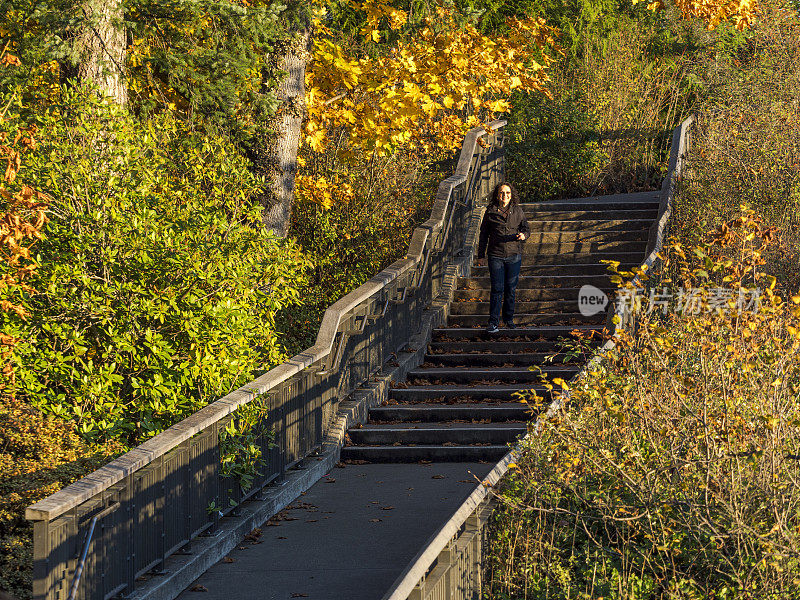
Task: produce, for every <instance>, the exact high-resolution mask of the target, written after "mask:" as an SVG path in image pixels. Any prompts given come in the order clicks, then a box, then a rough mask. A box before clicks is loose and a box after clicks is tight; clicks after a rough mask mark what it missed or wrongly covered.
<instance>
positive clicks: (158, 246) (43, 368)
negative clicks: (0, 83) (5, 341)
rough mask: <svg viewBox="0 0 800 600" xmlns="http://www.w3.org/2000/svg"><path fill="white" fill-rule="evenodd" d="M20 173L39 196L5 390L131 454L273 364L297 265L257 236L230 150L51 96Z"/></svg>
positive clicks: (276, 244)
mask: <svg viewBox="0 0 800 600" xmlns="http://www.w3.org/2000/svg"><path fill="white" fill-rule="evenodd" d="M63 98H64V100H63V101H62V102H61V103H60V104H58V105H56V106H53V107H52V108H51V109H49V110H48V111H47V112H46V113H44V114H43V115H41V116H39V117H38V118H37V125H38V128H39V131H40V133H39V136H38V140H37V142H38V147H37V150H36V151H35V152H33V153H31V154H30V156H29V157H28V160H27V161H26V164H25V166H24V169H23V172H22V173H21V175H24V177H25V179H26V180H29V181H36V182H39V184H38V185H39V188H40V189H41V190H42V191H44V192H47V193H48V194H49V195H50V196H51V197H52V202H51V204H50V207H49V212H48V216H49V218H50V222H49V224H48V225H47V227H46V230H45V234H46V239H45V240H44V241H42V242H41V244H40V245H39V246H38V247H37V248H38V252H39V254H38V256H37V257H36V258H37V262H38V263H39V271H38V273H37V276H36V277H35V278H34V279H32V280H31V285H32V287H33V289H34V290H35V291H34V292H31V293H30V294H28V295H27V297H26V298H25V302H26V304H27V307H28V310H29V311H30V313H31V317H30V318H29V319H28V320H22V319H19V318H17V317H15V316H14V315H7V316H6V320H5V323H4V330H5V332H6V333H8V334H11V335H14V336H15V337H17V338H19V339H20V340H22V342H21V343H20V345H19V347H18V348H17V351H16V360H17V363H18V364H17V365H16V370H17V388H18V394H19V395H20V397H21V398H22V399H24V400H25V401H26V402H28V403H29V404H31V405H32V406H35V407H37V408H39V409H41V410H43V411H45V412H46V413H49V414H53V415H56V416H58V417H60V418H63V419H67V420H73V421H75V422H76V423H77V424H78V432H79V433H80V434H81V435H82V436H83V437H84V438H85V439H89V440H95V441H101V440H107V439H119V440H122V441H124V442H125V443H127V444H134V443H137V442H139V441H141V440H143V439H146V438H148V437H150V436H152V435H154V434H156V433H158V432H159V431H161V430H163V429H164V428H166V427H168V426H170V425H171V424H173V423H175V422H177V421H179V420H180V419H181V418H184V417H186V416H188V415H190V414H191V413H193V412H195V411H196V410H198V409H199V408H201V407H202V406H204V405H205V404H206V403H208V402H209V401H212V400H214V399H216V398H218V397H220V396H222V395H224V394H226V393H227V392H229V391H230V390H232V389H234V388H236V387H237V386H239V385H241V384H242V383H244V382H245V381H247V380H249V379H251V378H252V377H253V375H254V372H258V371H263V370H265V369H267V368H269V367H270V366H272V365H275V364H277V363H278V362H280V361H281V360H282V359H283V358H284V355H283V353H282V351H281V348H280V345H279V343H278V338H277V335H276V331H275V327H274V314H275V312H276V311H277V310H279V309H281V308H284V307H286V306H288V305H291V304H295V303H297V302H298V300H299V297H298V286H299V285H300V284H301V283H302V280H303V273H304V269H305V267H306V266H307V261H306V259H305V258H304V257H303V255H302V253H301V252H300V250H299V249H298V248H297V247H296V246H295V245H294V244H293V243H292V242H291V241H287V240H279V239H276V238H275V237H274V236H272V235H271V234H270V233H268V232H266V231H265V230H264V228H262V227H261V226H260V208H259V207H258V206H253V205H251V204H250V203H249V202H248V198H249V197H250V195H251V194H252V193H253V191H254V190H255V189H256V188H257V186H258V185H259V182H258V181H257V180H256V179H255V178H254V177H253V176H252V175H251V174H250V173H249V171H248V170H247V168H246V164H245V162H244V160H243V159H242V158H241V156H240V155H239V154H238V153H237V152H236V151H235V150H234V148H233V147H232V146H230V145H228V144H225V143H223V142H221V141H219V140H218V139H215V138H213V137H211V136H209V135H205V134H204V133H202V132H201V131H195V130H192V129H190V128H188V127H186V126H184V125H182V124H181V123H179V122H178V121H176V120H174V119H171V118H170V117H169V116H161V117H154V118H152V119H150V120H149V121H148V122H146V123H140V122H137V121H135V120H134V119H132V118H131V117H129V116H128V115H126V114H125V113H123V112H121V111H119V110H118V109H116V108H114V107H113V106H108V105H106V104H104V103H102V102H101V101H99V100H96V99H94V97H93V96H92V95H79V94H78V93H76V92H64V95H63Z"/></svg>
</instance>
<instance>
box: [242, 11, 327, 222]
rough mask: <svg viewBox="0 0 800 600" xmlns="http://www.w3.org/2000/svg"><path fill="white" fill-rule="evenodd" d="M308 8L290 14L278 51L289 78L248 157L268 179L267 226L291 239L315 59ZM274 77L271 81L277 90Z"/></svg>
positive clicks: (276, 65)
mask: <svg viewBox="0 0 800 600" xmlns="http://www.w3.org/2000/svg"><path fill="white" fill-rule="evenodd" d="M309 9H310V7H309V5H308V3H307V2H303V1H302V0H301V1H300V2H296V3H294V6H290V7H289V8H287V11H286V12H287V14H288V15H289V19H290V22H291V23H292V26H290V27H289V31H288V33H287V36H286V38H285V39H284V41H283V42H282V43H280V44H278V45H276V47H275V49H274V54H273V56H274V61H273V63H274V64H273V67H274V68H277V70H278V71H279V72H281V73H284V74H285V75H284V77H283V79H282V80H281V81H280V83H279V85H278V89H277V96H278V107H277V110H276V111H275V114H274V115H273V116H272V117H271V118H270V119H269V120H268V121H267V122H266V123H265V125H266V128H265V131H264V133H263V135H261V136H259V137H257V138H255V139H253V140H252V141H251V143H250V145H249V148H248V154H249V157H250V160H251V161H252V164H253V168H254V170H255V171H257V172H259V173H261V174H263V175H264V176H265V177H266V179H267V187H266V189H265V190H264V192H263V193H262V195H261V198H260V199H259V200H260V201H261V203H262V205H263V206H264V211H263V213H262V219H263V222H264V225H265V226H266V227H267V228H269V229H271V230H272V231H274V232H275V233H276V234H277V235H279V236H281V237H285V236H286V235H287V233H288V231H289V224H290V220H291V214H292V200H293V198H294V187H295V175H296V173H297V151H298V148H299V146H300V141H301V138H302V135H303V119H304V118H305V115H306V100H305V95H306V86H305V78H306V66H307V65H308V62H309V60H310V58H311V35H312V25H311V16H310V10H309ZM272 77H274V75H272V74H271V73H270V77H269V78H265V85H266V84H272V85H274V84H273V83H272V81H274V80H273V79H272Z"/></svg>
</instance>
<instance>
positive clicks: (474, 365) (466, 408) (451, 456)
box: [342, 192, 659, 462]
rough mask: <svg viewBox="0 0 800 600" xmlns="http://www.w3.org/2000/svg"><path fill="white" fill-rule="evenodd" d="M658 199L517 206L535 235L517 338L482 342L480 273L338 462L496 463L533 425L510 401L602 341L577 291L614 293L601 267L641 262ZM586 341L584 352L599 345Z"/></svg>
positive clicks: (463, 283)
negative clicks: (573, 350)
mask: <svg viewBox="0 0 800 600" xmlns="http://www.w3.org/2000/svg"><path fill="white" fill-rule="evenodd" d="M658 202H659V192H647V193H640V194H625V195H619V196H604V197H598V198H582V199H572V200H562V201H554V202H541V203H536V204H523V207H524V209H525V212H526V214H527V216H528V222H529V223H530V225H531V235H530V238H529V240H528V241H527V242H526V244H525V255H524V256H523V267H522V271H521V274H520V281H519V285H518V287H517V303H516V316H515V318H514V320H515V322H516V324H517V328H516V329H501V330H500V332H498V333H495V334H489V333H487V332H486V331H485V328H486V324H487V321H488V313H489V289H490V282H489V273H488V267H475V268H473V270H472V274H471V276H470V277H469V278H462V279H461V280H460V281H459V286H458V289H457V290H456V292H455V297H454V300H453V303H452V304H451V307H450V316H449V318H448V324H447V327H445V328H441V329H437V330H435V331H434V334H433V339H432V341H431V343H430V345H429V347H428V352H427V354H426V356H425V361H424V362H423V364H421V365H420V366H419V367H418V368H416V369H414V370H413V371H411V372H410V373H409V374H408V378H407V380H406V381H405V382H399V383H397V384H396V385H395V387H394V388H393V389H392V391H391V394H390V398H389V400H388V402H386V403H385V405H384V406H380V407H377V408H372V409H370V412H369V421H368V423H366V424H365V425H363V426H360V427H356V428H352V429H350V430H349V431H348V437H349V445H347V446H345V448H343V450H342V460H344V461H348V460H349V461H367V462H416V461H434V462H439V461H442V462H443V461H496V460H499V459H500V458H501V457H502V456H503V455H504V454H505V453H506V452H507V451H508V444H509V443H512V442H513V441H514V440H515V439H517V438H518V437H519V436H520V435H523V434H524V433H525V432H526V430H527V424H528V421H529V419H530V418H531V417H532V416H533V415H532V414H531V411H530V410H529V409H528V407H527V406H526V405H525V404H523V403H521V402H520V401H519V398H517V397H515V396H514V393H515V392H521V391H524V390H531V389H533V390H536V391H537V392H538V393H539V394H540V395H542V396H543V397H544V398H545V400H547V399H548V396H547V391H546V389H545V388H544V387H542V385H541V381H540V380H541V375H540V374H545V375H546V376H547V377H548V378H549V379H552V378H554V377H561V378H563V379H565V380H568V379H569V378H570V377H572V376H573V375H574V374H575V373H576V372H577V371H578V369H579V368H580V366H581V364H582V363H583V361H584V360H585V357H583V356H580V355H577V356H573V355H571V354H567V353H566V350H565V349H564V348H563V344H562V342H563V341H564V340H566V339H568V338H570V337H573V336H574V335H575V334H576V332H578V333H579V334H580V335H582V336H586V335H589V334H591V333H592V332H597V334H599V333H600V332H601V331H602V329H603V327H604V325H605V322H606V314H605V312H601V313H599V314H596V315H593V316H584V315H582V314H581V313H580V311H579V310H578V292H579V290H580V288H581V286H583V285H585V284H591V285H593V286H595V287H597V288H599V289H601V290H603V291H604V292H606V293H607V294H609V295H612V294H613V292H614V290H615V289H616V286H614V285H613V284H612V283H611V282H610V280H609V277H610V275H609V273H608V270H607V266H606V264H604V263H601V262H600V261H601V260H617V261H620V263H621V268H632V267H634V266H637V265H639V264H640V263H641V262H642V260H643V259H644V257H645V249H646V247H647V235H648V229H649V228H650V226H651V225H652V224H653V222H654V220H655V218H656V215H657V213H658ZM600 338H601V336H600V335H594V337H593V340H594V341H593V342H591V343H592V344H594V345H596V344H598V343H600V341H601V339H600Z"/></svg>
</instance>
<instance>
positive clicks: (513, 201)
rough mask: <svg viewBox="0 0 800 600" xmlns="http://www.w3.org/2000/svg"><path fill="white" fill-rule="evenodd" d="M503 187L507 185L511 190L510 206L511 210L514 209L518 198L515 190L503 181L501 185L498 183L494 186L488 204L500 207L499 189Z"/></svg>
mask: <svg viewBox="0 0 800 600" xmlns="http://www.w3.org/2000/svg"><path fill="white" fill-rule="evenodd" d="M504 185H507V186H508V187H509V188H510V189H511V204H510V206H511V208H514V207H515V206H517V205H518V204H519V196H518V195H517V188H515V187H514V186H513V185H511V184H510V183H508V182H507V181H504V182H503V183H498V184H497V186H495V188H494V191H493V192H492V199H491V201H490V202H489V205H490V206H500V188H501V187H503V186H504Z"/></svg>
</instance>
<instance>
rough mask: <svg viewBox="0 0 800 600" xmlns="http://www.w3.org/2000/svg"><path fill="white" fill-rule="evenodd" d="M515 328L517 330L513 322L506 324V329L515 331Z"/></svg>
mask: <svg viewBox="0 0 800 600" xmlns="http://www.w3.org/2000/svg"><path fill="white" fill-rule="evenodd" d="M516 328H517V324H516V323H514V321H510V322H509V323H506V329H516Z"/></svg>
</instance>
